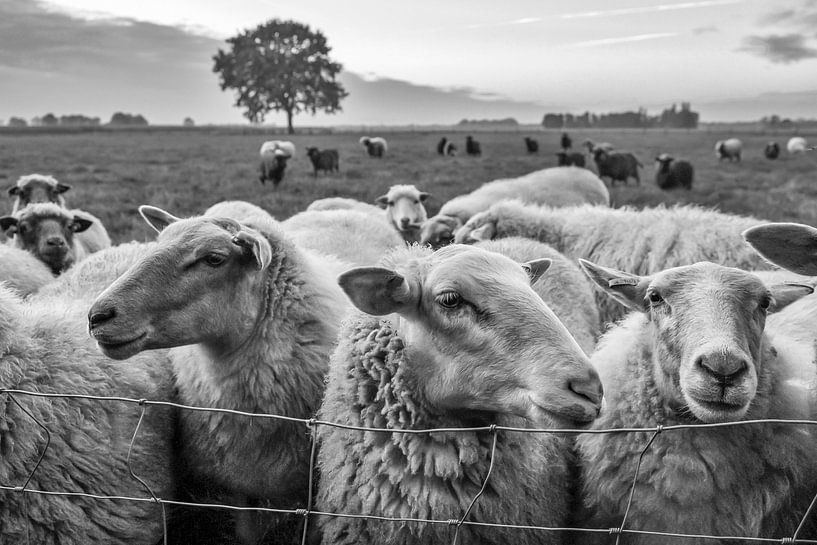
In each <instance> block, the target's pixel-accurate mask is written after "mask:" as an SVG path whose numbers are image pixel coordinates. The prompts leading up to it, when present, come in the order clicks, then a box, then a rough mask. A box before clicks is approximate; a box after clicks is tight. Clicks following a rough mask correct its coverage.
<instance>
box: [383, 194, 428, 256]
mask: <svg viewBox="0 0 817 545" xmlns="http://www.w3.org/2000/svg"><path fill="white" fill-rule="evenodd" d="M428 197H429V194H428V193H426V192H425V191H420V190H419V189H417V188H416V187H414V186H413V185H410V184H398V185H393V186H391V187H390V188H389V191H388V193H386V194H385V195H381V196H380V197H378V198H377V199H376V200H375V202H376V203H377V204H378V206H380V207H382V208H385V209H386V219H387V220H388V221H389V223H391V224H392V226H393V227H394V228H395V229H396V230H397V232H398V233H400V236H402V237H403V240H405V241H406V242H409V243H411V242H419V241H420V226H421V225H422V224H423V222H425V221H426V220H427V219H428V213H427V212H426V208H425V206H423V203H424V202H425V200H426V199H427V198H428Z"/></svg>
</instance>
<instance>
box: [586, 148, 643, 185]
mask: <svg viewBox="0 0 817 545" xmlns="http://www.w3.org/2000/svg"><path fill="white" fill-rule="evenodd" d="M593 160H594V161H595V162H596V167H597V168H598V170H599V178H604V177H608V178H610V185H611V186H612V185H615V183H616V181H617V180H620V181H622V182H624V184H625V185H626V184H627V180H628V179H629V178H630V177H633V178H635V183H636V185H640V184H641V178H639V177H638V167H643V166H644V165H642V164H641V162H640V161H639V160H638V159H637V158H636V156H635V155H633V154H632V153H630V152H608V151H605V150H604V149H603V148H601V147H596V148H595V150H594V151H593Z"/></svg>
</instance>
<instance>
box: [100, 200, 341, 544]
mask: <svg viewBox="0 0 817 545" xmlns="http://www.w3.org/2000/svg"><path fill="white" fill-rule="evenodd" d="M139 211H140V213H141V214H142V216H143V217H144V219H145V220H146V221H147V222H148V224H149V225H151V226H152V227H153V228H154V229H156V230H157V231H160V233H159V236H158V238H157V243H156V246H155V247H154V248H152V249H151V250H150V251H148V252H147V254H146V255H145V256H144V257H143V258H142V259H140V260H139V261H138V262H137V263H136V264H135V265H133V266H132V267H131V268H130V269H129V270H128V271H127V272H125V273H124V274H123V275H122V276H121V277H119V278H118V279H117V280H116V281H115V282H113V283H112V284H111V285H110V286H109V287H108V288H107V289H106V290H105V291H104V292H102V294H100V295H99V297H98V298H97V299H96V301H95V302H94V303H93V305H92V306H91V308H90V310H89V312H88V329H89V332H90V334H91V336H92V337H93V338H94V339H95V340H96V341H97V344H98V346H99V348H100V350H101V351H102V352H103V353H104V354H106V355H107V356H109V357H111V358H114V359H117V360H124V359H128V358H131V357H132V356H134V355H135V354H138V353H139V352H141V351H142V350H151V349H156V348H168V347H175V348H171V349H170V352H169V354H170V358H171V362H172V368H173V371H174V373H175V374H176V377H177V385H178V389H179V396H180V398H181V400H182V402H183V403H185V404H188V405H195V406H204V407H218V408H223V409H234V410H240V411H245V412H255V413H267V414H278V415H286V416H292V417H296V418H309V417H311V416H312V415H313V414H314V413H315V411H316V410H317V408H318V405H319V403H320V399H321V397H322V394H323V389H324V384H323V377H324V374H325V373H326V370H327V362H328V360H329V354H330V351H331V350H332V348H333V346H334V344H335V341H336V337H337V333H338V327H339V323H340V319H341V317H342V316H343V313H344V312H345V311H346V310H347V308H348V307H349V302H348V300H347V299H346V297H345V295H344V294H343V292H342V291H341V290H340V288H339V287H338V285H337V283H336V282H335V281H334V278H333V274H337V273H338V271H339V270H342V269H345V268H348V265H344V266H343V267H338V266H337V265H336V262H335V261H326V260H324V259H323V258H322V256H320V255H318V254H315V253H313V252H309V251H306V250H304V249H301V248H298V247H297V246H296V245H295V244H293V243H292V242H291V240H290V239H289V237H288V236H287V234H286V233H285V232H284V230H283V229H282V228H281V227H280V226H279V225H278V224H277V222H274V221H260V222H258V223H257V224H256V225H257V226H258V227H257V228H256V229H253V228H250V227H248V226H247V225H244V224H242V223H239V222H237V221H235V220H231V219H229V218H219V217H210V216H199V217H193V218H188V219H178V218H176V217H174V216H172V215H170V214H169V213H167V212H165V211H163V210H161V209H158V208H154V207H150V206H142V207H140V209H139ZM324 213H328V212H324ZM180 420H181V422H180V424H181V429H180V434H181V443H182V445H183V448H182V450H181V457H182V461H183V463H184V464H183V466H184V467H185V468H186V469H187V471H188V473H189V475H186V476H185V477H186V479H188V480H190V481H191V482H194V483H195V482H201V483H202V484H205V483H206V484H207V485H208V487H209V488H210V489H212V488H215V489H217V490H218V492H212V493H213V494H216V493H217V494H218V495H219V496H221V495H225V496H227V500H228V501H229V502H231V503H234V504H235V503H238V504H242V505H248V506H255V505H259V504H263V505H267V506H270V507H273V508H295V507H297V506H299V505H305V504H306V500H307V498H306V495H307V482H308V472H309V471H308V470H309V465H310V463H309V452H310V448H309V437H308V435H307V434H306V433H304V432H303V427H302V424H298V423H294V422H285V421H281V420H272V419H254V418H246V417H237V416H232V415H227V414H222V413H213V412H206V411H195V412H194V411H184V412H182V413H181V415H180ZM237 517H238V520H237V521H236V534H237V536H238V537H239V539H240V540H241V542H242V543H255V542H256V541H257V540H258V539H259V538H260V536H259V535H258V534H259V531H260V529H259V528H258V525H257V523H258V521H256V520H253V519H254V517H252V516H249V515H248V513H247V512H240V513H239V514H238V515H237Z"/></svg>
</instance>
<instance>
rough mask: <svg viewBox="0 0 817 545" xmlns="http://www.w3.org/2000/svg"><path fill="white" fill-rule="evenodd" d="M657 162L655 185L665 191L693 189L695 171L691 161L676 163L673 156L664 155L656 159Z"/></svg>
mask: <svg viewBox="0 0 817 545" xmlns="http://www.w3.org/2000/svg"><path fill="white" fill-rule="evenodd" d="M655 162H656V163H657V164H656V167H655V184H656V185H657V186H658V187H660V188H661V189H664V190H667V189H675V188H678V187H683V188H684V189H692V181H693V180H694V179H695V169H694V168H692V164H691V163H690V162H689V161H685V160H683V159H681V160H678V161H676V160H675V158H674V157H672V156H671V155H669V154H667V153H662V154H660V155H658V156H657V157H656V158H655Z"/></svg>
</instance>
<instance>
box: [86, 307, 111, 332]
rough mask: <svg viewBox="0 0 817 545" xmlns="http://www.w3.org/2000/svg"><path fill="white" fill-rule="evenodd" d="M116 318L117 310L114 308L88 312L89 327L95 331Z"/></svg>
mask: <svg viewBox="0 0 817 545" xmlns="http://www.w3.org/2000/svg"><path fill="white" fill-rule="evenodd" d="M114 316H116V309H115V308H114V307H110V308H106V309H101V310H96V309H93V308H92V309H91V310H90V311H89V312H88V326H89V327H90V328H91V329H93V328H95V327H99V326H101V325H102V324H104V323H105V322H107V321H108V320H110V319H111V318H113V317H114Z"/></svg>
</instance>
